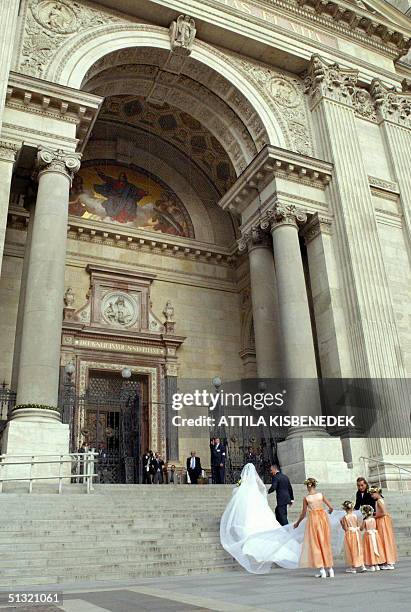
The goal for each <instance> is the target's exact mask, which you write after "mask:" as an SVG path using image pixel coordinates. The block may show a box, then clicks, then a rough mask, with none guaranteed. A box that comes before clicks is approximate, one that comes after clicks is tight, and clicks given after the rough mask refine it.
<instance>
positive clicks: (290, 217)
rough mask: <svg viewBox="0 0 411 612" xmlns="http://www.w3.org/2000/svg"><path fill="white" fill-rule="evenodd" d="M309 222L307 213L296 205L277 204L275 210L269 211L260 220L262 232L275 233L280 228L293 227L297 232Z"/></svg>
mask: <svg viewBox="0 0 411 612" xmlns="http://www.w3.org/2000/svg"><path fill="white" fill-rule="evenodd" d="M306 222H307V215H306V213H305V212H304V211H303V210H301V209H300V208H297V206H295V205H294V204H282V203H279V202H278V203H277V204H276V205H275V206H274V208H273V209H271V210H269V211H267V212H266V213H265V215H264V216H263V217H262V218H261V220H260V227H261V229H262V230H270V231H271V232H273V231H274V230H275V229H277V228H278V227H281V226H284V225H291V226H293V227H295V228H296V229H297V230H298V229H299V228H300V227H302V226H303V225H304V224H305V223H306Z"/></svg>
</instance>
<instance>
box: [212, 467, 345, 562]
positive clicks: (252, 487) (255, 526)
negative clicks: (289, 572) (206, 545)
mask: <svg viewBox="0 0 411 612" xmlns="http://www.w3.org/2000/svg"><path fill="white" fill-rule="evenodd" d="M343 514H344V512H333V514H332V515H330V523H331V527H332V536H333V537H332V540H333V542H332V543H333V550H334V551H335V553H336V554H338V552H339V551H340V550H341V547H342V543H343V537H344V532H343V530H342V529H341V527H340V524H339V520H340V518H341V516H342V515H343ZM305 522H306V521H305V520H303V521H302V522H301V523H300V525H299V526H298V527H297V528H296V529H295V528H294V526H293V525H285V526H284V527H281V525H280V524H279V523H278V522H277V520H276V518H275V516H274V513H273V512H272V510H271V508H270V506H269V505H268V500H267V489H266V487H265V485H264V483H263V481H262V480H261V478H260V477H259V475H258V474H257V471H256V469H255V467H254V465H253V464H252V463H247V464H246V465H245V466H244V468H243V471H242V473H241V481H240V486H238V487H236V488H235V489H234V491H233V495H232V498H231V500H230V501H229V502H228V504H227V507H226V509H225V511H224V514H223V516H222V517H221V522H220V540H221V545H222V546H223V548H224V549H225V550H226V551H227V552H228V553H230V555H231V556H232V557H234V558H235V559H236V560H237V561H238V563H239V564H240V565H242V566H243V567H244V569H246V570H247V571H248V572H252V573H254V574H267V573H268V572H269V571H270V570H271V566H272V564H273V563H275V564H276V565H279V566H280V567H284V568H287V569H296V568H297V567H298V565H299V560H300V556H301V548H302V543H303V541H304V529H305Z"/></svg>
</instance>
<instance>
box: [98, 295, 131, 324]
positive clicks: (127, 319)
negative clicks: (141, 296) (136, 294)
mask: <svg viewBox="0 0 411 612" xmlns="http://www.w3.org/2000/svg"><path fill="white" fill-rule="evenodd" d="M101 314H102V317H103V319H104V320H105V321H106V323H108V324H110V325H114V326H118V327H131V326H133V325H134V324H135V323H136V321H137V317H138V307H137V304H136V303H135V301H134V300H133V298H132V297H131V296H130V295H128V294H127V293H123V292H120V291H118V292H115V291H112V292H110V293H107V294H106V295H105V296H104V298H103V300H102V302H101Z"/></svg>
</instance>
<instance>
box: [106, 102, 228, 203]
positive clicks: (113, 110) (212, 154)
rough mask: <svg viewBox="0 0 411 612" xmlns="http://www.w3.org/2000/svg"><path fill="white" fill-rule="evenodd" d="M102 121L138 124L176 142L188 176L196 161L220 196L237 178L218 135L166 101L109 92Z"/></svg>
mask: <svg viewBox="0 0 411 612" xmlns="http://www.w3.org/2000/svg"><path fill="white" fill-rule="evenodd" d="M102 121H105V122H110V123H118V124H121V125H126V126H130V127H135V128H138V129H139V130H143V131H145V132H148V133H149V134H150V135H152V136H156V137H157V138H159V139H161V140H163V141H166V142H168V143H169V144H171V145H173V146H174V147H176V148H177V149H179V151H180V152H181V153H182V154H183V155H184V156H185V157H186V158H187V161H186V175H187V178H188V179H189V178H190V176H189V175H190V171H191V165H192V164H193V163H194V164H196V165H197V166H198V167H199V168H200V170H201V171H202V172H203V173H204V174H205V176H206V177H207V179H208V180H209V181H210V182H211V183H212V184H213V185H214V187H215V188H216V190H217V192H218V194H219V195H220V196H221V195H223V194H224V193H225V192H226V191H227V190H228V189H229V188H230V187H231V185H232V184H233V183H234V181H235V179H236V174H235V170H234V167H233V165H232V163H231V161H230V158H229V157H228V155H227V153H226V152H225V150H224V148H223V147H222V145H221V144H220V142H219V141H218V140H217V139H216V138H215V136H213V134H211V132H210V131H209V130H208V129H207V128H206V127H204V126H203V125H202V124H201V123H200V122H199V121H198V120H197V119H195V118H194V117H193V116H192V115H190V114H188V113H186V112H184V111H182V110H180V109H177V108H174V107H173V106H171V105H170V104H168V103H167V102H164V103H163V104H161V105H159V104H154V103H152V102H149V101H148V100H147V99H146V98H144V97H143V96H141V95H115V96H108V97H106V99H105V101H104V104H103V106H102V109H101V111H100V114H99V121H98V123H99V124H100V123H101V122H102ZM100 131H101V130H100Z"/></svg>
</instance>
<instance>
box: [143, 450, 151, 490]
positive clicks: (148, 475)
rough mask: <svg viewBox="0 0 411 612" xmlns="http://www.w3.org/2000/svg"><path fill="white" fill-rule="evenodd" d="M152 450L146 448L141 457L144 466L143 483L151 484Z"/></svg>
mask: <svg viewBox="0 0 411 612" xmlns="http://www.w3.org/2000/svg"><path fill="white" fill-rule="evenodd" d="M151 455H152V452H151V451H149V450H146V452H145V453H144V455H143V456H142V458H141V463H142V468H143V484H151V473H150V462H151Z"/></svg>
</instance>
